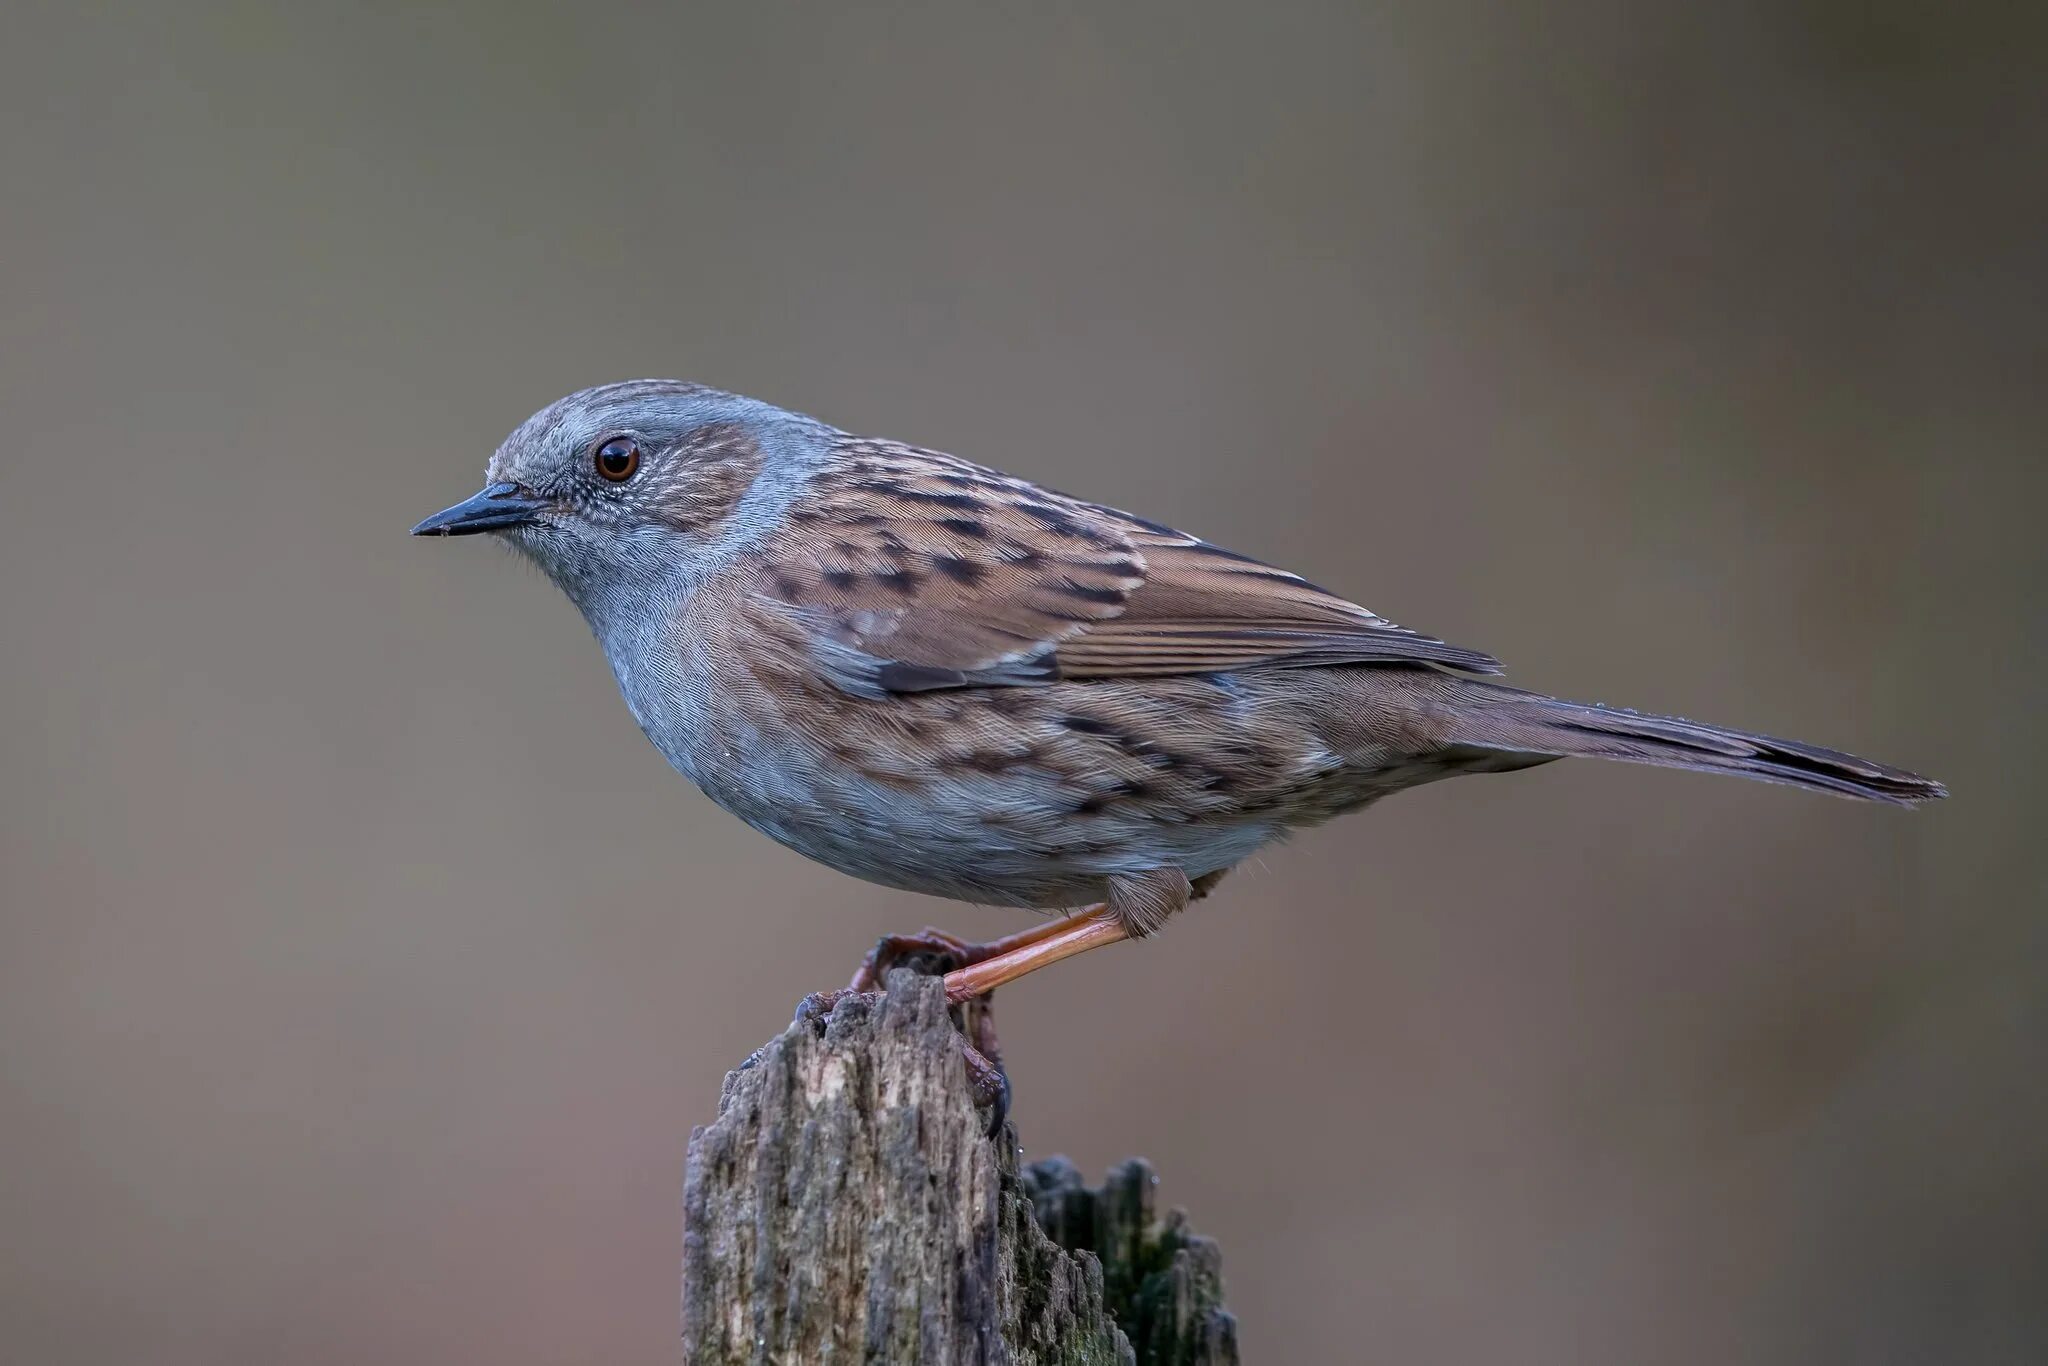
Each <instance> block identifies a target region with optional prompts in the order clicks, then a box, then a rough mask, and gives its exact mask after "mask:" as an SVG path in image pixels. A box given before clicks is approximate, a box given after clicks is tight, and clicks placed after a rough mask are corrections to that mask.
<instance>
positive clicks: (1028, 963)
mask: <svg viewBox="0 0 2048 1366" xmlns="http://www.w3.org/2000/svg"><path fill="white" fill-rule="evenodd" d="M1130 937H1131V936H1130V931H1129V930H1128V929H1126V928H1125V927H1124V922H1123V919H1122V917H1120V916H1118V915H1117V913H1116V912H1115V911H1113V910H1111V909H1110V908H1109V907H1108V906H1096V907H1092V908H1091V909H1089V910H1086V911H1083V912H1081V913H1080V914H1079V915H1074V916H1067V917H1064V918H1062V919H1059V920H1052V921H1048V922H1046V923H1045V924H1043V925H1037V926H1034V927H1032V928H1031V929H1028V930H1025V931H1024V932H1023V933H1021V934H1013V935H1010V936H1009V937H1008V938H1006V939H998V940H996V941H994V942H993V943H989V944H983V945H981V946H980V947H981V948H982V949H985V950H987V951H988V952H987V953H986V954H985V955H981V956H977V957H976V958H975V960H974V961H973V962H970V963H968V964H967V965H966V966H965V967H961V968H956V969H954V970H953V971H952V972H949V973H947V974H946V999H947V1000H948V1001H951V1002H954V1003H956V1004H957V1003H958V1002H961V1001H971V1000H973V999H974V998H975V997H977V996H986V995H988V994H989V993H990V992H991V991H994V990H995V989H996V988H997V987H999V986H1001V985H1003V983H1005V982H1014V981H1016V980H1017V979H1018V978H1019V977H1022V976H1024V975H1025V974H1026V973H1031V972H1036V971H1038V970H1039V969H1040V968H1043V967H1050V966H1051V965H1052V964H1054V963H1057V962H1059V961H1060V960H1061V959H1062V958H1072V957H1073V956H1074V955H1075V954H1077V953H1086V952H1087V951H1088V950H1090V949H1099V948H1101V947H1103V946H1104V945H1105V944H1114V943H1116V942H1117V941H1118V940H1119V939H1128V938H1130Z"/></svg>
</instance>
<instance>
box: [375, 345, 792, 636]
mask: <svg viewBox="0 0 2048 1366" xmlns="http://www.w3.org/2000/svg"><path fill="white" fill-rule="evenodd" d="M829 435H830V429H829V428H826V427H824V426H823V425H822V424H820V423H818V422H816V421H814V420H812V419H810V418H806V417H802V416H800V415H798V414H796V413H790V412H786V411H784V410H783V409H780V408H777V407H774V406H773V405H771V404H767V403H763V402H760V401H759V400H757V399H750V398H743V397H741V396H740V395H738V394H728V393H724V392H722V391H720V390H717V389H710V388H706V387H704V386H703V385H697V384H685V383H682V382H680V381H676V380H630V381H627V382H625V383H621V384H606V385H601V386H599V387H598V388H595V389H585V390H582V391H581V392H579V393H574V394H571V395H569V396H568V397H567V398H564V399H560V400H558V401H556V402H554V403H551V404H549V405H548V406H547V407H545V408H543V409H541V410H540V411H539V412H537V413H535V414H534V415H533V416H532V417H530V418H528V419H527V420H526V421H525V422H523V423H521V424H520V425H519V427H518V429H517V430H516V431H514V432H513V433H512V434H511V435H510V436H508V437H506V438H505V441H504V444H502V445H500V446H499V447H498V449H497V452H496V453H495V454H493V455H492V456H491V460H490V464H489V465H488V466H487V467H486V469H485V472H484V487H483V489H482V490H481V491H480V492H478V493H477V494H475V495H474V496H472V497H470V498H468V499H465V500H464V501H463V502H460V503H457V504H456V505H455V506H453V507H451V508H447V509H445V510H443V511H441V512H437V513H435V514H434V515H433V516H431V517H429V518H427V519H426V520H425V521H424V522H421V523H420V524H419V525H418V526H416V527H414V528H413V529H412V530H413V534H414V535H415V536H466V535H471V534H475V533H479V532H492V533H496V534H498V535H499V536H501V537H502V538H503V539H504V540H506V541H507V542H508V543H509V544H511V545H512V546H514V547H515V548H516V549H518V550H520V551H522V552H523V553H525V554H526V555H528V556H529V557H531V558H532V559H533V560H534V561H535V562H536V563H537V564H539V565H540V567H541V568H542V569H543V570H545V571H546V572H547V575H548V577H549V578H551V579H553V580H554V581H555V583H556V584H557V585H559V586H560V587H561V588H562V590H563V591H564V592H566V593H567V594H568V595H569V596H570V597H571V598H572V599H574V600H575V602H576V604H577V606H579V607H581V608H582V609H583V610H584V612H585V614H586V615H588V616H591V617H592V618H593V624H596V617H597V616H598V615H599V613H600V611H601V609H603V608H604V607H606V606H607V605H608V604H613V603H615V602H616V601H617V600H618V599H620V598H622V597H644V596H645V595H647V594H649V593H652V592H657V591H660V590H662V589H664V588H674V587H682V588H688V587H689V586H691V585H692V584H694V583H695V582H699V581H701V580H702V579H703V578H704V577H705V576H706V575H708V574H709V573H710V572H711V571H712V570H714V569H715V568H716V567H717V566H718V565H719V564H720V563H722V562H723V561H724V560H725V559H726V558H727V557H729V556H730V555H732V554H734V553H737V552H738V551H739V550H740V549H742V548H744V546H745V545H747V544H748V543H749V542H751V541H752V540H754V539H756V538H758V537H759V536H760V535H761V534H763V533H764V532H765V531H766V530H768V529H770V528H771V527H772V526H773V525H774V524H775V522H776V521H777V520H779V518H780V517H781V516H782V515H783V513H784V512H785V511H786V509H787V505H788V502H789V498H790V495H791V493H792V491H793V490H794V488H795V487H796V485H797V484H798V483H799V482H801V480H802V478H803V476H804V475H805V474H807V473H808V471H809V468H810V465H811V457H812V455H813V453H814V452H817V451H821V450H822V449H823V448H824V446H825V444H826V442H825V440H823V439H821V438H824V437H828V436H829Z"/></svg>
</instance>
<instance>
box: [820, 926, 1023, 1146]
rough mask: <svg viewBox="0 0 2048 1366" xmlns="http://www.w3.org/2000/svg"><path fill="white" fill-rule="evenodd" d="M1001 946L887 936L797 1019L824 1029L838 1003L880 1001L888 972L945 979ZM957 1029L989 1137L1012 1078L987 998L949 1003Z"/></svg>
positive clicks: (943, 937) (932, 932)
mask: <svg viewBox="0 0 2048 1366" xmlns="http://www.w3.org/2000/svg"><path fill="white" fill-rule="evenodd" d="M1001 948H1002V946H1001V945H1000V944H998V945H985V944H974V943H970V942H968V941H967V940H964V939H961V938H959V937H957V936H955V935H950V934H947V933H946V932H945V931H944V930H937V929H930V928H927V929H924V930H922V931H920V932H918V933H917V934H892V935H885V936H883V937H882V938H881V939H880V940H879V941H877V942H876V944H875V946H874V948H872V949H870V950H869V951H868V955H867V957H866V958H864V959H862V960H861V965H860V967H859V968H858V969H857V970H856V971H855V972H854V974H853V980H852V982H851V983H849V984H848V985H846V986H843V987H841V988H839V989H838V990H837V991H814V992H812V993H811V994H810V995H809V996H806V997H804V999H803V1000H802V1001H800V1002H799V1003H798V1004H797V1008H796V1018H797V1019H798V1020H799V1021H809V1022H812V1023H814V1024H815V1025H816V1026H817V1027H818V1028H820V1029H822V1028H823V1027H824V1021H825V1017H826V1016H828V1015H830V1014H831V1013H832V1011H833V1010H834V1009H835V1008H836V1007H837V1006H838V1005H839V1003H840V1002H842V1001H845V1000H847V999H848V998H850V997H854V996H870V997H879V996H880V995H881V994H882V991H883V985H884V983H885V982H886V981H887V979H888V975H889V972H890V971H891V970H892V969H894V968H909V969H910V970H911V971H912V972H916V973H920V974H922V975H925V976H930V977H942V976H944V975H945V974H947V973H950V972H955V971H958V970H959V969H960V968H963V967H967V966H970V965H972V964H974V963H979V962H981V961H983V960H984V959H986V958H988V957H990V956H991V955H992V954H994V953H996V952H1000V951H1001ZM949 1006H950V1010H951V1013H952V1016H953V1024H954V1027H955V1028H957V1029H958V1030H959V1031H960V1058H961V1062H962V1063H963V1064H964V1065H965V1067H966V1070H967V1086H968V1091H969V1093H970V1094H971V1095H972V1096H973V1098H974V1105H975V1108H976V1109H978V1110H985V1111H986V1112H987V1114H988V1133H989V1136H990V1137H992V1138H993V1137H994V1136H995V1135H996V1134H998V1133H1000V1132H1001V1131H1002V1127H1003V1121H1004V1120H1005V1119H1007V1118H1008V1117H1009V1113H1010V1078H1009V1074H1008V1073H1006V1072H1004V1070H1003V1055H1002V1048H1001V1045H1000V1044H999V1043H998V1042H997V1039H996V1024H995V1013H994V1011H993V1010H991V1008H990V1006H989V999H988V997H987V996H986V995H983V996H980V997H977V998H975V999H973V1000H966V1001H951V1002H949Z"/></svg>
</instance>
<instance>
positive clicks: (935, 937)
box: [848, 916, 1066, 991]
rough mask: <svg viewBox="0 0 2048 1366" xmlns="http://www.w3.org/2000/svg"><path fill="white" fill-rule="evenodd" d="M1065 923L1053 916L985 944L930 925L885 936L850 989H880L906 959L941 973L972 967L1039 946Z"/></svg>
mask: <svg viewBox="0 0 2048 1366" xmlns="http://www.w3.org/2000/svg"><path fill="white" fill-rule="evenodd" d="M1065 923H1066V917H1064V916H1053V917H1051V918H1049V919H1047V920H1045V921H1043V922H1042V923H1040V924H1037V925H1033V926H1032V927H1031V928H1030V929H1028V930H1019V931H1018V932H1017V933H1016V934H1007V935H1004V936H1003V937H1002V938H1001V939H991V940H989V941H988V942H987V943H983V944H975V943H970V942H969V941H967V940H965V939H962V938H960V937H959V936H957V935H951V934H948V933H946V932H945V931H944V930H936V929H933V928H931V927H930V926H926V927H925V928H924V929H922V930H919V931H918V932H917V933H916V934H890V935H884V936H882V938H881V939H879V940H877V941H876V943H875V946H874V947H873V948H872V949H869V950H868V956H867V957H866V958H863V959H862V960H861V964H860V967H859V968H858V969H856V970H855V972H854V974H853V981H852V983H851V984H850V985H849V987H848V990H850V991H875V990H878V989H879V988H880V987H881V985H882V979H883V978H884V977H885V976H887V975H888V971H889V969H890V968H893V967H897V966H900V965H902V964H903V963H904V960H905V959H917V958H925V959H929V960H934V965H935V966H937V967H938V969H939V971H942V972H950V971H952V970H953V969H955V968H964V967H969V966H971V965H973V964H975V963H979V962H982V961H983V960H985V959H989V958H994V957H996V956H998V955H1000V954H1005V953H1009V952H1012V951H1013V950H1016V949H1022V948H1027V947H1029V946H1030V945H1032V944H1036V943H1037V942H1038V941H1039V940H1041V939H1044V938H1046V937H1048V936H1049V935H1053V934H1057V933H1059V930H1060V927H1061V926H1062V925H1064V924H1065ZM912 966H915V964H912Z"/></svg>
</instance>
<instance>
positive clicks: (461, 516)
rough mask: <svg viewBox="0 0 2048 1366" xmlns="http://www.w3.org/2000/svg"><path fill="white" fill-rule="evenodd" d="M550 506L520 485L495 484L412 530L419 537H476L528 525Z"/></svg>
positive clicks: (443, 510)
mask: <svg viewBox="0 0 2048 1366" xmlns="http://www.w3.org/2000/svg"><path fill="white" fill-rule="evenodd" d="M546 506H547V503H546V502H544V501H543V500H541V499H538V498H535V497H534V496H533V494H532V493H531V492H529V491H528V490H526V489H523V488H521V487H519V485H517V484H492V485H491V486H490V487H489V488H486V489H485V490H484V491H483V492H482V493H479V494H477V495H475V496H474V497H471V498H465V499H463V500H462V501H461V502H459V503H457V504H456V505H455V506H454V507H452V508H443V509H442V510H441V511H439V512H437V513H435V514H434V515H433V516H431V517H429V518H427V520H426V521H424V522H421V523H420V524H419V525H418V526H416V527H414V528H413V529H412V534H413V535H415V536H474V535H475V534H476V533H477V532H479V531H503V530H504V529H505V528H506V527H514V526H525V525H526V524H527V523H528V522H531V521H533V520H534V519H535V518H536V517H538V516H539V515H540V512H541V509H543V508H545V507H546Z"/></svg>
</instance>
